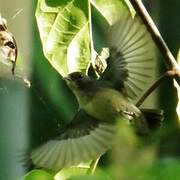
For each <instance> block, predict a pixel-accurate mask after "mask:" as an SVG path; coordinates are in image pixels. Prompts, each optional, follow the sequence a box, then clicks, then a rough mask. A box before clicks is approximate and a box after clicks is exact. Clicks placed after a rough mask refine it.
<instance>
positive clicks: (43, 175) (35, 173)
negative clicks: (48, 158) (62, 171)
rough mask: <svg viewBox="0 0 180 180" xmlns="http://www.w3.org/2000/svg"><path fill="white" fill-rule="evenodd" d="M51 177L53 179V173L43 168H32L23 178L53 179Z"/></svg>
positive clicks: (30, 179) (26, 179) (34, 179)
mask: <svg viewBox="0 0 180 180" xmlns="http://www.w3.org/2000/svg"><path fill="white" fill-rule="evenodd" d="M53 179H54V177H53V175H51V174H50V173H48V172H46V171H43V170H32V171H30V172H29V173H28V174H27V175H25V176H24V178H23V180H53Z"/></svg>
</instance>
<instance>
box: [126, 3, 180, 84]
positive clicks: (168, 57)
mask: <svg viewBox="0 0 180 180" xmlns="http://www.w3.org/2000/svg"><path fill="white" fill-rule="evenodd" d="M130 2H131V4H132V5H133V7H134V9H135V10H136V12H137V14H138V15H139V16H140V17H141V19H142V21H143V22H144V24H145V26H146V27H147V30H148V31H149V32H150V34H151V36H152V38H153V40H154V42H155V44H156V46H157V47H158V49H159V51H160V52H161V54H162V56H163V57H164V61H165V64H166V66H167V68H168V70H173V69H175V71H176V72H178V73H176V76H174V78H175V79H176V81H177V83H178V84H179V85H180V67H179V65H178V64H177V62H176V60H175V58H174V56H173V55H172V53H171V51H170V50H169V48H168V46H167V45H166V43H165V41H164V40H163V38H162V36H161V34H160V32H159V31H158V29H157V27H156V25H155V24H154V22H153V20H152V18H151V17H150V15H149V14H148V12H147V10H146V8H145V7H144V5H143V3H142V2H141V1H140V0H130Z"/></svg>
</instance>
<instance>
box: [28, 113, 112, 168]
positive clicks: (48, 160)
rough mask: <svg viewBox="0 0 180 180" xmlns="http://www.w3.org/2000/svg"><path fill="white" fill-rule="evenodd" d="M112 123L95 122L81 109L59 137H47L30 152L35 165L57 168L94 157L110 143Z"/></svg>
mask: <svg viewBox="0 0 180 180" xmlns="http://www.w3.org/2000/svg"><path fill="white" fill-rule="evenodd" d="M114 133H115V125H113V124H110V123H104V122H100V121H97V120H96V119H94V118H93V117H91V116H89V115H87V114H86V113H85V112H84V111H83V110H80V111H79V112H78V113H77V114H76V116H75V117H74V119H73V121H72V123H71V124H69V125H68V126H67V127H66V128H64V129H63V130H62V131H61V132H60V135H59V137H57V138H55V139H53V140H49V141H48V142H46V143H45V144H43V145H42V146H40V147H38V148H36V149H35V150H33V151H32V153H31V160H32V162H33V164H34V165H35V166H37V167H42V168H47V169H51V170H55V171H58V170H60V169H62V168H64V167H70V166H75V165H78V164H80V163H82V162H88V161H90V160H93V159H97V158H98V157H100V156H101V155H102V154H104V153H105V152H106V151H107V150H108V149H109V148H110V147H111V145H112V144H111V143H112V138H113V136H114Z"/></svg>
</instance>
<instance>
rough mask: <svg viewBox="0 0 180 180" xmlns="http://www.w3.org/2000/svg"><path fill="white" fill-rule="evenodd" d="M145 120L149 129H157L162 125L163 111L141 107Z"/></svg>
mask: <svg viewBox="0 0 180 180" xmlns="http://www.w3.org/2000/svg"><path fill="white" fill-rule="evenodd" d="M140 110H141V112H142V114H143V116H144V118H145V121H146V123H147V126H148V129H149V130H150V131H151V130H156V129H158V128H160V127H161V126H162V122H163V119H164V117H163V114H164V113H163V111H162V110H157V109H140Z"/></svg>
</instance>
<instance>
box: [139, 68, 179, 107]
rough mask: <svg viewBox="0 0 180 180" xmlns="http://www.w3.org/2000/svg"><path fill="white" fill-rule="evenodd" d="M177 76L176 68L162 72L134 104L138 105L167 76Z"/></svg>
mask: <svg viewBox="0 0 180 180" xmlns="http://www.w3.org/2000/svg"><path fill="white" fill-rule="evenodd" d="M176 76H177V71H176V70H170V71H167V72H166V73H164V74H163V75H162V76H161V77H160V78H159V79H158V80H156V81H155V82H154V83H153V84H152V85H151V86H150V88H148V90H147V91H146V92H145V93H144V94H143V95H142V97H141V98H140V99H139V100H138V101H137V103H136V106H137V107H139V106H140V105H141V104H142V103H143V102H144V100H145V99H146V98H147V97H148V96H149V95H150V94H151V93H152V92H153V91H154V90H155V89H156V88H157V87H158V86H159V85H160V84H161V83H162V82H163V81H164V80H165V79H166V78H168V77H171V78H175V77H176Z"/></svg>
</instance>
